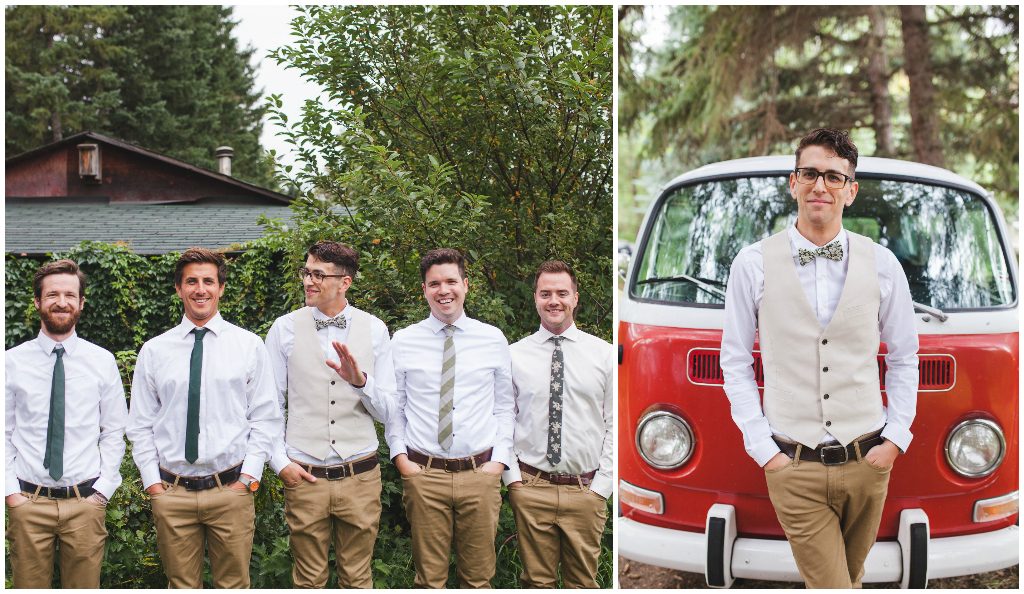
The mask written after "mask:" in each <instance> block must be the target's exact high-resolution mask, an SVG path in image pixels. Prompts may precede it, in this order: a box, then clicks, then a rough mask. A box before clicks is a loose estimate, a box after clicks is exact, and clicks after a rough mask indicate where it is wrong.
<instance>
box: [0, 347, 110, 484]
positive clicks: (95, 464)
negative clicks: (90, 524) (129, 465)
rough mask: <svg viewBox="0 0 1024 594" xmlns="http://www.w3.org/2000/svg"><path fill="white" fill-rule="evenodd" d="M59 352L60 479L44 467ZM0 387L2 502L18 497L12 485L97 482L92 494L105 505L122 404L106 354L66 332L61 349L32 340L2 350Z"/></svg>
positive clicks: (107, 352) (106, 352) (99, 348)
mask: <svg viewBox="0 0 1024 594" xmlns="http://www.w3.org/2000/svg"><path fill="white" fill-rule="evenodd" d="M58 344H60V345H62V346H63V347H64V357H63V359H64V474H63V476H61V477H60V478H59V479H58V480H53V478H51V477H50V472H49V470H47V469H45V468H43V458H44V457H45V455H46V427H47V425H48V424H49V419H50V390H51V387H52V383H53V366H54V364H55V363H56V362H57V355H56V354H55V353H54V352H53V348H54V347H55V346H56V345H58ZM4 368H5V371H6V374H7V375H6V378H5V380H4V385H5V391H6V399H5V409H4V410H5V413H6V415H5V418H6V422H7V425H6V427H5V433H4V437H5V441H4V446H5V448H4V462H5V468H6V477H7V487H6V488H5V490H4V496H7V495H11V494H13V493H18V492H20V491H21V487H19V486H18V479H19V478H20V479H22V480H24V481H28V482H30V483H34V484H36V485H42V486H44V487H68V486H71V485H77V484H78V483H81V482H83V481H87V480H89V479H91V478H96V477H99V478H98V479H97V480H96V482H95V483H93V488H95V489H96V490H97V491H99V492H100V493H102V494H103V495H104V496H106V498H107V499H110V498H111V497H113V496H114V491H116V490H117V488H118V487H119V486H120V485H121V459H122V458H123V457H124V426H125V422H126V421H127V420H128V404H127V402H126V401H125V398H124V386H123V385H122V384H121V374H120V373H118V371H117V363H116V362H115V361H114V355H112V354H110V351H107V350H106V349H103V348H101V347H99V346H96V345H95V344H93V343H91V342H89V341H87V340H84V339H82V338H79V337H78V335H77V334H74V333H72V335H71V336H70V337H68V338H67V340H64V341H62V342H60V343H58V342H55V341H54V340H53V339H52V338H50V337H49V336H47V335H46V334H44V333H43V332H41V331H40V332H39V336H38V337H36V338H34V339H32V340H29V341H27V342H23V343H22V344H19V345H18V346H16V347H14V348H13V349H11V350H9V351H7V355H6V360H5V365H4Z"/></svg>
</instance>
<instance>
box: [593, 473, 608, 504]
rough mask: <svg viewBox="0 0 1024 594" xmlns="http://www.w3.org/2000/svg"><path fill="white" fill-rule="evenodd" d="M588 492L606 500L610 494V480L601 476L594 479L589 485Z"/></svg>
mask: <svg viewBox="0 0 1024 594" xmlns="http://www.w3.org/2000/svg"><path fill="white" fill-rule="evenodd" d="M590 490H591V491H593V492H594V493H597V494H598V495H600V496H601V497H604V498H605V499H608V496H609V495H611V494H612V480H611V479H610V478H605V477H603V476H597V477H594V482H592V483H590Z"/></svg>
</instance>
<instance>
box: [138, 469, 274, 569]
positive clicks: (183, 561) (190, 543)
mask: <svg viewBox="0 0 1024 594" xmlns="http://www.w3.org/2000/svg"><path fill="white" fill-rule="evenodd" d="M164 487H166V489H167V490H166V491H164V492H163V493H160V494H158V495H152V496H151V500H152V503H153V519H154V520H155V521H156V544H157V549H158V550H159V552H160V559H161V561H162V562H163V565H164V572H165V573H166V574H167V587H168V588H202V587H203V548H204V545H205V546H206V547H209V554H210V569H211V570H212V571H211V572H212V573H213V587H215V588H248V587H249V559H250V558H251V557H252V537H253V533H254V532H255V531H256V524H255V521H256V508H255V505H254V503H253V497H252V494H250V493H249V492H248V491H239V490H236V489H231V488H229V487H226V486H224V487H216V488H213V489H206V490H205V491H187V490H186V489H185V487H182V486H181V485H171V484H168V483H164Z"/></svg>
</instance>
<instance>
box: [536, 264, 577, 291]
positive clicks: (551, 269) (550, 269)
mask: <svg viewBox="0 0 1024 594" xmlns="http://www.w3.org/2000/svg"><path fill="white" fill-rule="evenodd" d="M563 272H564V273H566V274H568V275H569V280H571V281H572V290H573V291H578V290H579V285H577V284H576V273H575V272H573V271H572V266H569V264H567V263H566V262H563V261H561V260H548V261H546V262H542V263H541V265H540V266H538V267H537V273H536V274H534V275H533V290H534V291H536V290H537V281H539V280H540V275H542V274H545V273H547V274H561V273H563Z"/></svg>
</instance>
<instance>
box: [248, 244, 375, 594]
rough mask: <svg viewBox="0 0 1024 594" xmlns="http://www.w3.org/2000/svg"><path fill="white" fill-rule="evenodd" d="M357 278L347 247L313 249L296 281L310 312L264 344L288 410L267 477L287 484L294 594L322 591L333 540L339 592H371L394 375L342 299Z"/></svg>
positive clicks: (367, 321)
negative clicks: (382, 430) (380, 437)
mask: <svg viewBox="0 0 1024 594" xmlns="http://www.w3.org/2000/svg"><path fill="white" fill-rule="evenodd" d="M358 270H359V254H358V253H357V252H356V251H355V250H353V249H352V248H350V247H349V246H347V245H344V244H342V243H338V242H336V241H319V242H317V243H316V244H314V245H313V246H312V247H310V248H309V251H308V252H307V257H306V264H305V266H303V267H302V268H299V271H298V272H299V278H300V280H301V281H302V285H303V289H304V290H305V294H306V306H307V307H304V308H302V309H298V310H296V311H293V312H291V313H289V314H287V315H284V316H281V317H280V318H278V319H277V320H276V321H275V322H274V325H273V326H272V327H271V328H270V332H269V333H268V334H267V350H268V351H269V354H270V363H271V365H272V366H273V368H274V376H275V377H276V380H277V394H278V401H279V403H280V406H281V408H282V410H284V406H285V398H286V395H287V402H288V421H287V424H286V432H285V439H284V440H282V441H279V442H278V443H277V448H276V450H275V451H274V454H273V456H272V457H271V460H270V467H271V468H273V469H274V471H275V472H277V473H278V475H280V477H281V482H282V483H283V484H284V498H285V519H286V520H287V521H288V529H289V533H290V537H289V540H290V544H291V549H292V557H293V559H294V565H293V567H292V582H293V584H294V586H295V587H296V588H323V587H324V586H325V585H326V584H327V573H328V563H327V559H328V550H329V548H330V543H331V541H332V539H333V541H334V553H335V556H336V557H337V567H338V586H339V587H341V588H372V587H373V579H372V575H371V572H370V563H371V561H372V560H373V545H374V543H375V542H376V540H377V528H378V525H379V524H380V512H381V503H380V493H381V488H382V484H381V478H380V464H379V463H378V461H377V446H378V443H377V431H376V429H375V428H374V425H373V421H374V419H376V420H378V421H380V422H382V423H386V422H387V418H388V409H389V403H390V399H391V395H392V394H394V391H395V368H394V365H393V364H392V362H391V337H390V335H389V334H388V328H387V326H386V325H385V324H384V322H382V321H381V320H379V319H378V318H376V317H374V316H372V315H370V314H368V313H366V312H364V311H362V310H360V309H357V308H356V307H355V306H353V305H352V304H351V303H349V301H348V299H347V298H346V297H345V295H346V293H347V291H348V289H349V287H351V286H352V279H353V278H354V277H355V275H356V272H357V271H358ZM364 369H365V370H367V371H363V370H364Z"/></svg>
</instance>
